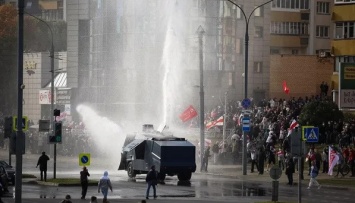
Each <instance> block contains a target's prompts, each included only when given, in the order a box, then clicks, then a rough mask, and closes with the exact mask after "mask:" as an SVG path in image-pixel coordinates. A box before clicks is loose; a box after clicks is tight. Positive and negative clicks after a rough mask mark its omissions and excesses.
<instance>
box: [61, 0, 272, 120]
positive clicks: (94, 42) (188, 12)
mask: <svg viewBox="0 0 355 203" xmlns="http://www.w3.org/2000/svg"><path fill="white" fill-rule="evenodd" d="M235 2H236V3H237V4H238V5H240V7H242V8H243V10H244V11H245V12H246V13H247V14H248V13H251V12H252V10H253V9H254V8H255V7H256V6H258V5H261V4H262V3H265V1H263V0H258V1H252V2H251V1H249V0H238V1H235ZM66 8H67V23H68V86H70V87H73V88H77V90H75V91H77V93H74V95H75V97H76V98H74V99H73V105H77V104H79V103H81V102H83V101H86V102H87V103H90V104H92V105H93V106H94V107H95V108H96V109H98V111H100V112H105V113H107V114H113V115H119V114H128V116H133V117H137V116H140V117H148V116H150V115H144V114H140V112H144V110H147V109H149V110H151V111H152V109H154V110H153V111H152V112H155V113H154V114H157V115H159V113H160V112H161V111H162V109H163V106H164V102H162V100H164V97H166V96H167V94H166V93H167V92H168V93H169V94H172V95H170V96H169V95H168V96H169V97H170V98H169V99H170V101H174V103H170V104H168V106H181V108H184V106H185V105H187V104H191V103H192V104H195V105H196V106H198V105H199V102H198V100H199V90H198V88H195V87H194V86H196V85H199V54H198V52H199V43H198V34H197V32H196V31H197V29H198V28H199V26H200V25H201V26H202V28H203V29H204V30H205V34H204V35H203V39H204V40H203V55H204V56H203V60H204V86H205V103H206V106H210V105H212V104H217V103H219V102H220V98H221V97H223V96H224V93H225V92H226V91H228V94H229V97H230V98H237V99H243V98H244V78H243V75H244V74H243V73H244V54H245V53H244V52H245V51H244V46H243V45H244V42H245V41H244V37H245V31H246V30H245V19H244V17H243V15H242V13H241V11H240V10H239V9H238V8H237V7H236V6H233V5H232V4H230V3H229V2H226V1H215V0H193V1H191V0H179V1H165V0H160V1H153V0H147V1H132V0H120V1H116V0H115V1H114V0H107V1H85V2H84V1H80V3H79V1H66ZM269 10H270V5H266V6H264V7H262V8H260V9H257V10H256V11H255V12H254V13H253V15H252V16H251V18H250V22H249V36H250V41H249V43H250V45H249V61H248V62H249V72H248V73H249V77H248V79H249V82H248V84H249V85H248V87H249V88H248V92H249V94H248V96H249V97H254V98H263V97H265V96H267V92H268V87H269V85H268V82H269V81H268V75H269V63H270V62H269V52H270V48H269V41H270V40H269V33H270V31H269V28H270V25H269V22H270V20H269V15H268V14H269ZM163 81H169V84H168V83H163ZM171 84H174V85H173V87H171V86H169V85H171ZM165 88H167V90H168V91H166V89H165ZM164 91H165V92H164ZM207 108H208V107H207Z"/></svg>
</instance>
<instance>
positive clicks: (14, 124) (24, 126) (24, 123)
mask: <svg viewBox="0 0 355 203" xmlns="http://www.w3.org/2000/svg"><path fill="white" fill-rule="evenodd" d="M12 119H13V120H12V130H13V131H17V116H13V117H12ZM22 130H23V131H27V130H28V118H27V116H23V117H22Z"/></svg>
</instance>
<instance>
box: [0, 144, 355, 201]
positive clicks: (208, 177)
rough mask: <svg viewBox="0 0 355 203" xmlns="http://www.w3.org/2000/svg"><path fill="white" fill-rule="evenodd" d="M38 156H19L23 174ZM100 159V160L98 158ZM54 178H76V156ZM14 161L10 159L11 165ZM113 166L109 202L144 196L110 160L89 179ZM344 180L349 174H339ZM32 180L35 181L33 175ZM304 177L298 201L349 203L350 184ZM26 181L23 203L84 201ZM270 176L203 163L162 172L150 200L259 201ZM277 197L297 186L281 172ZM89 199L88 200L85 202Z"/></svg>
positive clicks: (141, 185)
mask: <svg viewBox="0 0 355 203" xmlns="http://www.w3.org/2000/svg"><path fill="white" fill-rule="evenodd" d="M0 156H1V159H3V160H7V159H6V156H5V158H4V152H2V153H1V150H0ZM38 156H39V155H31V154H25V155H24V160H23V162H24V163H23V166H24V167H23V173H26V174H34V175H38V174H39V171H38V169H36V168H35V165H34V164H33V163H34V162H36V161H37V158H38ZM100 161H101V162H100ZM57 163H58V168H57V178H65V177H77V178H78V175H79V171H80V167H79V166H78V165H77V164H78V160H77V158H76V157H70V158H68V157H57ZM51 164H52V163H49V164H48V166H49V171H48V178H51V177H52V176H53V173H52V168H51ZM13 165H14V164H13ZM110 167H111V168H113V169H111V170H109V171H110V178H111V180H112V182H113V187H114V192H113V193H110V194H109V198H110V199H111V202H138V201H139V200H140V199H143V198H144V197H145V195H144V193H145V188H146V184H145V180H144V177H145V176H144V175H140V176H138V177H137V178H136V179H129V178H128V177H127V174H126V172H125V171H117V168H116V167H117V166H115V164H113V165H112V163H109V164H106V165H105V161H104V160H100V159H97V162H93V163H92V165H91V166H89V167H88V168H89V172H90V173H91V176H90V178H91V179H99V178H100V177H101V175H102V172H103V171H104V169H105V168H110ZM297 176H298V174H297V172H296V173H295V174H294V179H295V180H294V181H295V183H297V181H298V177H297ZM329 178H333V177H329V176H327V175H325V174H320V175H319V179H329ZM345 178H346V179H348V178H349V179H350V177H345ZM32 181H35V182H36V180H33V179H32ZM308 182H309V176H307V175H306V174H305V180H304V181H302V188H303V189H302V193H303V194H302V199H303V202H314V201H313V200H314V198H317V200H319V202H338V201H337V200H342V202H344V203H345V202H352V201H351V200H352V197H351V194H352V193H353V192H354V190H353V189H349V188H346V187H334V186H326V185H324V186H323V187H322V189H321V190H312V191H308V190H306V189H305V188H306V186H307V184H308ZM38 183H40V184H38V185H37V184H30V183H29V180H28V179H27V180H26V179H24V182H23V187H22V197H23V199H24V201H23V202H58V201H59V200H60V199H61V198H63V197H64V196H65V195H66V194H71V196H72V198H73V199H74V200H75V201H74V202H85V201H82V200H80V191H81V188H80V186H73V187H58V186H54V185H42V184H41V183H42V182H38ZM271 183H272V179H271V178H270V176H269V173H268V172H265V173H264V174H263V175H258V173H250V169H249V168H248V173H247V175H242V167H241V166H240V165H209V168H208V172H206V173H205V172H203V173H201V172H199V171H197V172H196V173H195V174H193V177H192V180H191V181H188V182H180V181H178V180H177V178H176V177H167V178H166V181H165V184H162V185H158V200H154V201H156V202H168V201H169V202H171V203H173V202H182V201H184V202H198V201H200V200H203V201H204V202H233V201H234V202H235V201H236V200H238V202H260V201H270V200H271V196H272V192H273V191H272V186H271ZM279 183H280V186H279V200H281V201H285V200H288V201H292V202H297V194H298V192H297V191H298V188H297V186H296V185H295V186H292V187H290V186H287V185H286V183H287V178H286V176H285V175H284V174H282V176H281V178H280V179H279ZM91 195H96V196H98V197H99V198H100V194H98V193H97V188H96V186H90V187H89V190H88V196H91ZM4 199H5V202H14V200H13V199H12V198H11V195H10V198H4ZM86 202H89V201H86Z"/></svg>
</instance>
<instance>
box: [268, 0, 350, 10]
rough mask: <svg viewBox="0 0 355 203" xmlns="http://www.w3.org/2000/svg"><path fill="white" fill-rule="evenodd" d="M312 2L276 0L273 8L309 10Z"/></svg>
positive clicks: (307, 0) (305, 0) (306, 0)
mask: <svg viewBox="0 0 355 203" xmlns="http://www.w3.org/2000/svg"><path fill="white" fill-rule="evenodd" d="M309 1H310V0H274V1H273V2H272V8H278V9H298V10H299V9H307V10H308V9H309ZM354 1H355V0H354Z"/></svg>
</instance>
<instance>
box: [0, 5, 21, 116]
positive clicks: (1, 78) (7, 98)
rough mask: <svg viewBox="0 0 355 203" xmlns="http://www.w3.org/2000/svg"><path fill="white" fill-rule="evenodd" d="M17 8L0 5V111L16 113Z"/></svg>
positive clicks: (6, 113)
mask: <svg viewBox="0 0 355 203" xmlns="http://www.w3.org/2000/svg"><path fill="white" fill-rule="evenodd" d="M16 18H17V10H16V9H15V8H14V7H13V6H11V5H10V4H6V5H2V6H0V111H2V112H3V113H4V114H5V115H14V113H15V112H16V104H17V94H16V93H17V77H16V76H17V71H16V70H17V69H16V64H17V63H16V62H17V58H16V57H17V53H16V51H17V49H16V48H17V36H16V34H17V19H16Z"/></svg>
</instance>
